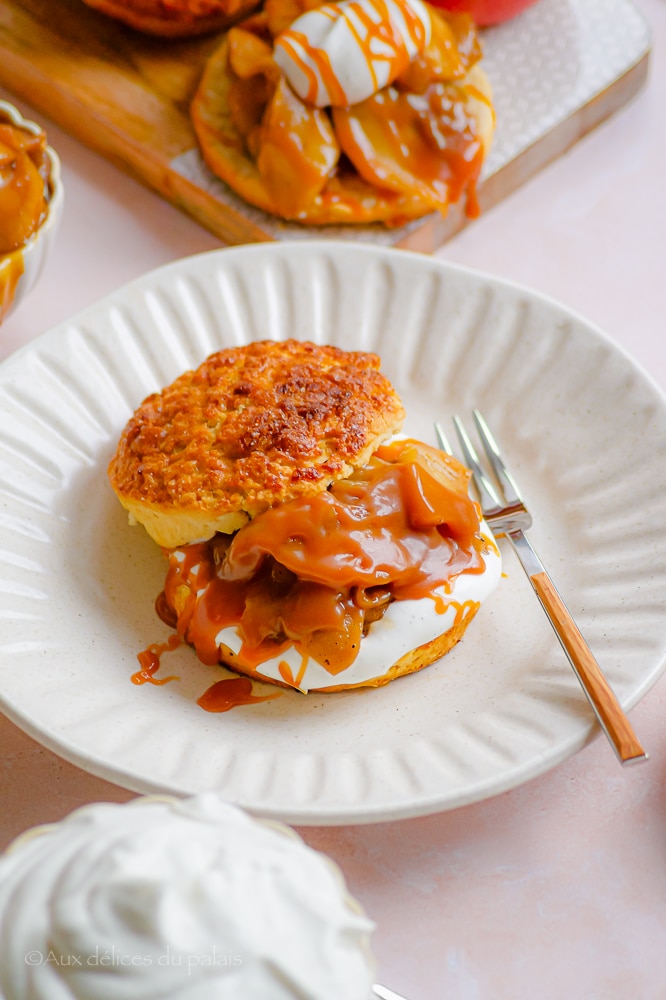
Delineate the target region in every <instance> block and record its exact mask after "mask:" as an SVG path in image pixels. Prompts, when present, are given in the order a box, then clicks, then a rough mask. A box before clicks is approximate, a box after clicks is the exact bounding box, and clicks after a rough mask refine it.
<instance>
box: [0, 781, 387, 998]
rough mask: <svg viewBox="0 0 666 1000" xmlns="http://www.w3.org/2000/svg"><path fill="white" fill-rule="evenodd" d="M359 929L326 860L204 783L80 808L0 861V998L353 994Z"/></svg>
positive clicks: (364, 925)
mask: <svg viewBox="0 0 666 1000" xmlns="http://www.w3.org/2000/svg"><path fill="white" fill-rule="evenodd" d="M372 926H373V925H372V923H371V922H370V921H369V920H368V919H367V918H366V917H365V916H364V915H363V914H362V912H361V911H360V908H358V907H357V906H356V904H354V903H353V901H352V900H351V899H350V897H349V896H348V895H347V894H346V890H345V887H344V883H343V881H342V876H341V874H340V872H339V870H338V869H337V868H336V867H335V866H334V865H333V864H332V862H330V861H329V859H328V858H326V857H325V856H324V855H321V854H319V853H318V852H316V851H314V850H312V849H310V848H309V847H307V846H306V845H305V844H304V843H303V841H301V840H300V838H299V837H297V836H296V835H295V834H294V833H293V832H292V831H291V830H288V829H287V828H286V827H282V826H280V825H278V824H268V823H263V822H258V821H256V820H254V819H252V818H251V817H249V816H247V815H246V814H245V813H243V812H241V811H240V810H239V809H236V808H234V807H233V806H230V805H228V804H227V803H225V802H223V801H222V800H221V799H220V798H219V797H218V796H216V795H214V794H211V793H209V794H204V795H200V796H196V797H194V798H191V799H184V800H181V801H178V800H170V799H169V800H167V799H159V798H143V799H137V800H135V801H133V802H130V803H129V804H127V805H114V804H108V803H107V804H96V805H93V806H87V807H84V808H83V809H80V810H77V811H76V812H74V813H72V814H71V815H70V816H69V817H67V818H66V819H65V820H64V821H63V822H62V823H58V824H55V825H53V826H50V827H44V828H38V829H37V830H36V831H30V832H29V834H28V835H25V836H24V837H23V838H19V841H18V842H16V843H15V845H14V846H13V848H12V849H10V850H9V851H8V852H7V853H6V854H5V855H4V856H2V858H0V954H2V956H3V961H2V965H1V967H0V996H1V997H2V998H3V1000H26V998H28V997H29V998H30V1000H73V998H76V1000H148V998H151V1000H153V998H156V997H159V998H161V1000H213V998H214V1000H232V998H233V1000H238V998H242V1000H267V998H270V1000H293V998H296V997H298V998H299V1000H306V998H310V1000H340V998H341V997H344V998H345V1000H367V997H368V995H369V992H370V987H371V983H372V962H371V960H370V955H369V951H368V943H367V942H368V937H369V933H370V931H371V929H372Z"/></svg>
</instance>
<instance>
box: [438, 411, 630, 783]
mask: <svg viewBox="0 0 666 1000" xmlns="http://www.w3.org/2000/svg"><path fill="white" fill-rule="evenodd" d="M473 416H474V423H475V424H476V429H477V432H478V435H479V439H480V440H481V443H482V445H483V448H484V451H485V453H486V456H487V458H488V462H489V463H490V467H491V468H492V470H493V473H494V475H495V478H496V480H497V487H499V488H497V487H496V486H495V484H494V483H493V481H492V480H491V479H490V478H489V477H488V476H487V475H486V473H485V471H484V469H483V468H482V466H481V464H480V461H479V457H478V455H477V453H476V451H475V449H474V446H473V444H472V442H471V440H470V438H469V435H468V434H467V432H466V430H465V427H464V425H463V423H462V421H461V420H460V417H457V416H456V417H454V418H453V424H454V426H455V429H456V432H457V435H458V438H459V441H460V447H461V449H462V452H463V455H464V459H465V463H466V464H467V466H468V467H469V468H470V469H471V471H472V480H473V482H474V485H475V487H476V490H477V492H478V494H479V501H480V503H481V510H482V511H483V516H484V518H485V520H486V522H487V523H488V525H489V526H490V529H491V531H492V533H493V535H494V536H495V537H496V538H499V537H501V536H504V537H506V538H508V539H509V541H510V542H511V544H512V546H513V549H514V551H515V552H516V555H517V556H518V559H519V560H520V563H521V565H522V567H523V569H524V570H525V572H526V573H527V576H528V577H529V581H530V583H531V584H532V588H533V590H534V591H535V593H536V595H537V597H538V598H539V601H540V602H541V605H542V607H543V609H544V611H545V612H546V615H547V617H548V620H549V621H550V624H551V625H552V626H553V629H554V630H555V633H556V635H557V638H558V639H559V640H560V643H561V644H562V647H563V649H564V651H565V653H566V654H567V657H568V658H569V662H570V663H571V666H572V667H573V669H574V673H575V674H576V677H577V678H578V680H579V682H580V684H581V686H582V688H583V691H584V692H585V694H586V695H587V698H588V700H589V702H590V705H591V706H592V709H593V710H594V714H595V715H596V717H597V719H598V721H599V724H600V726H601V728H602V729H603V731H604V733H605V734H606V736H607V737H608V739H609V740H610V742H611V744H612V746H613V749H614V750H615V753H616V755H617V757H618V759H619V760H620V762H621V763H622V764H629V763H633V762H636V761H640V760H647V756H648V755H647V753H646V752H645V750H644V749H643V747H642V746H641V744H640V743H639V741H638V738H637V737H636V734H635V733H634V730H633V728H632V726H631V723H630V722H629V719H628V718H627V716H626V715H625V713H624V711H623V710H622V707H621V705H620V703H619V702H618V700H617V698H616V696H615V694H614V693H613V690H612V689H611V687H610V685H609V684H608V681H607V680H606V678H605V677H604V675H603V673H602V671H601V668H600V667H599V664H598V663H597V661H596V659H595V658H594V656H593V654H592V651H591V650H590V648H589V646H588V645H587V643H586V642H585V639H584V638H583V636H582V635H581V633H580V631H579V629H578V626H577V625H576V623H575V621H574V620H573V618H572V616H571V613H570V612H569V610H568V609H567V607H566V605H565V603H564V601H563V600H562V598H561V597H560V595H559V593H558V592H557V590H556V588H555V585H554V583H553V581H552V580H551V578H550V576H549V574H548V572H547V570H546V568H545V566H544V565H543V563H542V562H541V560H540V559H539V556H538V555H537V554H536V552H535V551H534V549H533V548H532V545H531V544H530V542H529V540H528V538H527V536H526V535H525V532H526V531H527V529H528V528H530V527H531V526H532V516H531V514H530V512H529V511H528V509H527V507H526V506H525V503H524V502H523V499H522V497H521V495H520V492H519V490H518V487H517V485H516V482H515V480H514V479H513V477H512V476H511V474H510V472H509V471H508V469H507V468H506V465H505V464H504V461H503V459H502V455H501V453H500V450H499V448H498V446H497V442H496V441H495V439H494V438H493V436H492V434H491V432H490V429H489V428H488V424H487V423H486V421H485V420H484V418H483V416H482V415H481V413H480V412H479V410H474V413H473ZM435 431H436V433H437V438H438V441H439V445H440V447H441V448H442V449H443V450H444V451H447V452H448V453H449V454H453V451H452V449H451V447H450V445H449V443H448V441H447V439H446V435H445V434H444V431H443V429H442V427H441V425H440V424H439V423H436V424H435Z"/></svg>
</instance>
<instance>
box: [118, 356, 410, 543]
mask: <svg viewBox="0 0 666 1000" xmlns="http://www.w3.org/2000/svg"><path fill="white" fill-rule="evenodd" d="M379 364H380V362H379V358H378V357H377V356H376V355H374V354H364V353H361V352H357V351H343V350H341V349H339V348H336V347H324V346H320V345H316V344H312V343H308V342H303V341H297V340H287V341H283V342H275V341H260V342H255V343H252V344H248V345H246V346H244V347H235V348H228V349H226V350H222V351H219V352H217V353H216V354H213V355H211V357H209V358H208V359H207V360H206V361H205V362H204V363H203V364H202V365H201V366H200V367H199V368H198V369H196V371H190V372H186V373H185V374H184V375H181V376H180V378H178V379H176V381H175V382H173V383H172V384H171V385H170V386H167V387H166V388H165V389H164V390H163V391H162V392H161V393H155V394H153V395H152V396H149V397H148V398H147V399H146V400H145V401H144V402H143V403H142V405H141V406H140V407H139V408H138V410H137V411H136V412H135V414H134V415H133V417H132V418H131V420H130V421H129V423H128V424H127V427H126V428H125V430H124V432H123V435H122V438H121V440H120V442H119V445H118V449H117V451H116V454H115V456H114V457H113V459H112V461H111V463H110V465H109V479H110V482H111V485H112V486H113V489H114V490H115V492H116V494H117V496H118V498H119V499H120V502H121V503H122V504H123V506H124V507H125V508H126V509H127V510H128V511H129V512H130V515H131V516H132V517H133V518H134V519H135V520H136V521H138V522H140V523H141V524H143V525H144V526H145V527H146V530H147V531H148V532H149V534H150V535H151V536H152V537H153V538H154V539H155V541H157V542H158V544H159V545H162V546H165V547H167V548H174V547H176V546H178V545H183V544H186V543H188V542H192V541H195V540H198V539H204V538H210V537H212V536H213V535H214V534H215V532H216V531H225V532H232V531H235V530H236V529H237V528H239V527H241V526H242V524H243V523H245V521H246V520H247V517H248V516H254V515H255V514H257V513H259V512H260V511H261V510H265V509H266V508H267V507H269V506H273V505H274V504H277V503H282V502H284V501H286V500H290V499H292V498H295V497H298V496H303V495H307V494H313V493H317V492H319V491H320V490H323V489H326V487H327V486H328V485H329V484H330V483H331V482H333V481H334V480H336V479H343V478H345V477H346V476H348V475H349V474H350V472H351V471H352V469H353V468H355V467H357V466H359V465H363V464H364V463H365V462H366V461H367V460H368V458H369V457H370V455H371V454H372V452H373V451H374V450H375V449H376V447H377V446H378V445H379V443H380V442H381V441H382V440H384V439H385V438H387V437H388V436H390V435H391V434H392V433H394V432H395V431H396V430H398V429H399V427H400V425H401V424H402V420H403V418H404V410H403V408H402V404H401V402H400V400H399V398H398V396H397V394H396V392H395V390H394V389H393V388H392V386H391V384H390V383H389V381H388V379H386V378H385V376H384V375H382V374H381V373H380V371H379Z"/></svg>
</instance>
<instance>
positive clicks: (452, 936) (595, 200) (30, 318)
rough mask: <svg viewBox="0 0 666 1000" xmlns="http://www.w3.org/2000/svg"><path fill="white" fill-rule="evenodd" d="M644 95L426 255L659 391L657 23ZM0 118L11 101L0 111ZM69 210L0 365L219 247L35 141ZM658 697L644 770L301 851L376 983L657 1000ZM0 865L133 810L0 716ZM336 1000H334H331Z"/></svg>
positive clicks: (64, 149)
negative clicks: (362, 929)
mask: <svg viewBox="0 0 666 1000" xmlns="http://www.w3.org/2000/svg"><path fill="white" fill-rule="evenodd" d="M636 5H637V7H638V8H639V9H640V10H641V11H642V12H643V13H644V14H645V16H646V17H647V19H648V21H649V22H650V23H651V25H652V28H653V31H654V48H653V55H652V60H651V71H650V78H649V81H648V84H647V86H646V87H645V88H644V89H643V90H642V91H641V92H640V94H639V95H638V97H637V98H635V99H634V100H633V101H632V102H631V103H630V104H629V105H628V106H627V107H626V108H624V109H623V110H622V111H621V112H619V113H618V114H616V115H615V116H614V117H613V118H612V119H611V120H609V121H608V122H606V123H604V124H603V125H602V126H600V127H599V128H598V129H596V130H595V131H594V132H593V133H592V134H590V135H589V136H587V137H586V138H585V139H583V140H582V141H581V142H579V143H578V144H577V145H576V146H575V147H574V148H573V149H572V150H570V151H569V152H568V153H567V154H566V155H565V156H563V157H561V158H560V159H559V160H558V161H557V162H555V163H554V164H552V165H551V166H550V167H548V168H547V169H546V170H544V171H542V172H541V173H540V174H539V175H538V176H537V177H536V178H534V179H532V180H531V181H530V182H528V183H527V184H526V185H525V186H524V187H523V188H522V189H521V190H519V191H518V192H516V193H515V194H513V195H512V196H511V197H510V198H508V199H507V200H506V201H505V202H503V203H502V204H501V205H499V206H498V207H497V208H495V209H493V210H492V211H490V212H488V213H487V214H486V215H485V216H484V217H483V218H481V219H480V220H478V221H477V222H476V223H475V224H474V225H473V226H471V227H470V228H469V229H468V230H466V231H465V232H463V233H462V234H460V235H459V236H458V237H456V238H455V239H454V240H453V241H452V242H451V243H449V244H447V245H446V246H445V247H444V248H442V249H441V250H440V251H439V252H438V256H441V257H442V258H444V259H447V260H452V261H457V262H459V263H463V264H467V265H469V266H472V267H475V268H477V269H481V270H484V271H489V272H492V273H495V274H498V275H500V276H503V277H507V278H510V279H512V280H516V281H519V282H521V283H523V284H527V285H530V286H532V287H534V288H535V289H538V290H540V291H542V292H546V293H547V294H549V295H551V296H554V297H555V298H557V299H560V300H561V301H563V302H564V303H565V304H566V305H568V306H569V307H571V308H573V309H575V310H576V311H578V312H580V313H581V314H583V315H584V316H586V317H587V318H588V319H590V320H591V321H592V322H594V323H595V324H597V325H598V326H600V327H602V328H603V329H604V330H605V331H606V332H607V333H608V334H609V335H610V336H611V337H612V338H613V339H614V340H615V341H616V342H617V343H618V344H620V345H622V347H624V348H625V349H626V350H627V351H628V352H629V353H630V354H631V355H632V356H633V357H634V358H635V359H636V360H637V361H638V362H639V363H640V364H642V365H643V366H644V367H645V368H646V369H647V370H648V371H649V372H650V374H651V375H652V377H653V378H654V379H655V380H656V381H657V382H658V383H659V384H660V385H661V387H662V388H663V389H665V390H666V333H665V329H666V328H665V325H664V312H665V306H666V297H665V294H664V289H665V288H666V279H665V277H664V263H665V254H664V232H665V231H666V189H665V186H664V164H665V163H666V113H665V112H664V95H666V55H665V54H664V49H665V48H666V4H665V3H664V0H637V4H636ZM0 96H4V97H6V98H7V99H9V100H11V95H9V94H6V93H2V92H0ZM20 107H21V109H22V110H23V111H24V112H25V113H26V114H28V116H29V117H30V116H34V117H37V119H38V120H41V121H42V123H43V124H44V125H45V126H46V127H47V130H48V133H49V138H50V141H51V143H52V144H53V145H54V146H55V147H56V148H57V150H58V152H59V153H60V156H61V158H62V161H63V172H64V180H65V185H66V192H67V195H66V209H65V214H64V218H63V222H62V226H61V230H60V233H59V239H58V245H57V250H56V253H55V256H54V257H53V259H52V260H51V261H50V262H49V265H48V267H47V270H46V272H45V274H44V276H43V278H42V280H41V282H40V284H39V285H38V287H37V288H36V289H35V291H34V292H33V294H32V296H31V298H30V299H29V300H28V301H27V302H26V303H25V304H24V305H23V306H22V308H21V309H20V310H19V311H17V313H16V314H15V315H13V316H11V317H10V318H9V319H8V320H7V322H6V323H5V324H4V325H3V326H2V328H1V329H0V358H1V357H5V356H6V355H7V354H9V353H10V352H11V351H12V350H13V349H15V348H17V347H19V346H20V345H22V344H24V343H27V342H28V341H30V340H31V339H32V338H34V337H36V336H38V335H39V334H40V333H42V332H44V331H45V330H47V329H49V328H50V327H52V326H53V325H55V324H56V323H58V322H60V321H61V320H63V319H65V318H67V317H69V316H71V315H73V314H74V313H76V312H78V311H79V310H80V309H82V308H84V307H85V306H87V305H90V304H91V303H94V302H95V301H97V300H98V299H99V298H101V297H102V296H104V295H106V294H107V293H109V292H111V291H113V290H115V289H117V288H119V287H121V286H122V285H123V284H125V283H126V282H127V281H129V280H131V279H133V278H135V277H137V276H138V275H140V274H142V273H144V272H145V271H147V270H151V269H152V268H154V267H157V266H159V265H161V264H163V263H166V262H167V261H170V260H173V259H175V258H178V257H182V256H186V255H188V254H192V253H197V252H199V251H203V250H208V249H213V248H215V247H217V246H219V243H218V241H217V240H216V239H215V238H214V237H212V236H211V235H210V234H208V233H207V232H206V231H205V230H203V229H202V228H200V227H199V226H198V225H197V224H196V223H194V222H192V221H191V220H190V219H189V218H187V217H186V216H184V215H182V214H180V213H179V212H178V211H176V210H175V209H172V208H171V207H169V206H168V205H166V204H165V203H164V202H163V201H162V200H161V199H159V198H158V197H157V196H156V195H153V194H152V193H150V192H148V191H146V190H145V189H144V188H142V187H140V186H139V185H138V184H136V183H135V182H134V181H133V180H131V179H129V178H128V177H126V176H124V175H123V174H122V173H120V172H119V171H118V170H117V169H115V168H114V167H113V166H111V165H110V164H108V163H106V162H105V161H103V160H102V159H100V158H99V157H98V156H97V155H96V154H94V153H91V152H89V151H88V150H87V149H85V148H84V147H83V146H81V145H79V143H77V142H76V141H75V140H73V139H71V138H70V137H69V136H67V135H65V134H64V133H62V132H61V131H60V130H59V129H58V128H57V127H56V126H54V125H51V124H50V123H49V122H48V121H44V120H43V119H40V118H39V116H37V115H32V113H31V109H30V108H29V107H28V106H26V105H23V104H20ZM665 715H666V680H665V679H662V680H661V681H660V682H659V683H657V685H656V686H655V687H654V688H653V689H652V691H650V692H649V693H648V695H647V696H646V697H645V698H644V699H643V701H642V702H641V703H640V704H639V705H638V706H637V707H636V708H635V709H634V710H633V711H632V713H631V718H632V722H633V723H634V726H635V728H636V730H637V732H638V734H639V736H640V738H641V740H642V742H643V743H644V745H645V746H646V748H647V749H648V750H649V752H650V760H649V762H647V763H646V764H642V765H638V766H635V767H633V768H629V769H626V770H622V769H621V768H620V766H619V765H618V764H617V763H616V760H615V757H614V756H613V753H612V751H611V749H610V748H609V746H608V745H607V743H606V741H605V740H604V739H603V738H602V737H598V738H597V739H596V740H595V741H594V742H593V743H592V744H591V745H590V746H588V747H586V748H585V749H584V750H583V751H581V752H580V753H578V754H577V755H576V756H575V757H573V758H572V759H570V760H569V761H567V762H565V763H564V764H562V765H560V766H559V767H558V768H556V769H555V770H554V771H552V772H550V773H549V774H547V775H544V776H542V777H540V778H538V779H535V780H533V781H531V782H530V783H528V784H526V785H524V786H522V787H521V788H518V789H516V790H514V791H512V792H509V793H506V794H503V795H500V796H498V797H496V798H494V799H492V800H489V801H486V802H483V803H480V804H477V805H473V806H468V807H466V808H463V809H459V810H455V811H453V812H449V813H443V814H440V815H437V816H431V817H428V818H424V819H417V820H404V821H400V822H396V823H390V824H389V823H386V824H378V825H376V826H359V827H343V828H321V829H316V828H309V829H304V830H301V831H300V832H301V833H302V834H303V836H304V837H305V839H306V840H307V842H308V843H309V844H311V845H312V846H314V847H316V848H319V849H321V850H323V851H326V852H327V853H328V854H329V855H330V856H331V857H332V858H333V859H334V860H335V861H337V862H338V864H339V865H340V866H341V868H342V870H343V871H344V873H345V875H346V877H347V880H348V883H349V886H350V888H351V890H352V892H353V893H354V894H355V895H356V896H357V897H358V898H359V899H360V900H361V902H362V903H363V904H364V906H365V907H366V909H367V910H368V912H369V913H370V915H371V916H372V917H373V918H374V920H375V921H376V923H377V930H376V933H375V936H374V950H375V953H376V956H377V960H378V980H379V981H380V982H383V983H385V984H386V985H388V986H390V987H392V988H393V989H394V990H397V991H400V992H402V993H404V994H405V996H406V997H408V998H409V1000H430V998H438V1000H439V998H441V1000H444V998H446V1000H454V998H455V1000H486V998H488V1000H562V998H564V997H567V998H576V1000H577V998H584V1000H607V998H611V1000H614V998H618V1000H623V998H626V997H632V998H634V1000H647V998H650V1000H651V998H662V997H664V996H666V836H665V832H666V727H665V726H664V725H663V721H662V720H663V719H664V716H665ZM0 751H1V752H0V774H1V780H0V788H1V800H0V847H2V846H4V845H5V844H6V843H8V842H9V840H10V839H11V838H13V837H14V836H15V835H16V834H18V833H20V832H21V831H23V830H25V829H26V828H27V827H29V826H31V825H33V824H36V823H44V822H49V821H53V820H57V819H60V818H61V817H62V816H64V815H66V814H67V813H68V812H69V811H70V810H71V809H73V808H75V807H76V806H79V805H81V804H83V803H86V802H91V801H97V800H113V801H125V800H127V799H129V798H131V797H132V793H130V792H127V791H124V790H123V789H120V788H117V787H115V786H113V785H110V784H108V783H106V782H104V781H101V780H99V779H97V778H95V777H92V776H90V775H88V774H86V773H84V772H82V771H80V770H79V769H77V768H76V767H73V766H72V765H70V764H68V763H66V762H64V761H62V760H60V759H59V758H58V757H56V756H54V755H53V754H52V753H50V752H49V751H47V750H45V749H43V748H42V747H40V746H39V745H38V744H37V743H35V742H34V741H33V740H31V739H30V738H28V737H27V736H25V735H24V734H23V733H21V732H20V731H19V730H17V729H16V728H15V727H14V726H13V725H12V724H11V723H10V722H8V721H7V720H5V719H4V718H2V717H0ZM341 1000H342V998H341Z"/></svg>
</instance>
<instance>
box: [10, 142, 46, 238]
mask: <svg viewBox="0 0 666 1000" xmlns="http://www.w3.org/2000/svg"><path fill="white" fill-rule="evenodd" d="M45 148H46V137H45V136H44V135H43V134H42V135H39V136H35V135H33V134H32V133H31V132H27V131H25V130H24V129H20V128H17V127H16V126H14V125H10V124H7V123H3V122H0V254H7V253H11V252H12V251H13V250H17V249H18V248H19V247H21V246H23V245H24V244H25V243H27V241H28V240H29V239H30V237H31V236H32V235H33V233H34V232H35V231H36V230H37V229H38V228H39V226H40V224H41V222H42V221H43V219H44V217H45V215H46V212H47V197H48V178H47V177H45V176H44V169H45V167H44V163H45V155H46V154H45Z"/></svg>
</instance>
